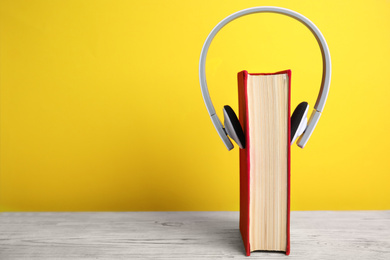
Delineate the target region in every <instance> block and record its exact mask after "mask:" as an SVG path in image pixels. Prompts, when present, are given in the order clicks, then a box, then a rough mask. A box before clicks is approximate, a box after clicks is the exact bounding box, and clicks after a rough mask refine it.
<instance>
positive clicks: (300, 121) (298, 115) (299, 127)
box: [290, 102, 309, 144]
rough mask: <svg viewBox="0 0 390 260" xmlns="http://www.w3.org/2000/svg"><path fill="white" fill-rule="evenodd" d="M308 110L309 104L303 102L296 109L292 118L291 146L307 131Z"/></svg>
mask: <svg viewBox="0 0 390 260" xmlns="http://www.w3.org/2000/svg"><path fill="white" fill-rule="evenodd" d="M308 110H309V104H308V103H307V102H302V103H300V104H299V105H298V106H297V107H296V108H295V110H294V112H293V114H292V116H291V140H290V141H291V144H293V143H294V141H295V140H296V139H297V138H298V136H300V135H301V134H302V133H303V132H304V131H305V129H306V126H307V111H308Z"/></svg>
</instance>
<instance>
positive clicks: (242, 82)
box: [238, 70, 291, 256]
mask: <svg viewBox="0 0 390 260" xmlns="http://www.w3.org/2000/svg"><path fill="white" fill-rule="evenodd" d="M290 85H291V71H290V70H286V71H281V72H277V73H259V74H251V73H248V72H247V71H242V72H240V73H238V101H239V120H240V123H241V126H242V127H243V130H244V133H245V138H246V147H245V149H240V232H241V235H242V239H243V242H244V246H245V251H246V255H247V256H249V255H250V253H251V252H253V251H273V252H284V253H285V254H286V255H288V254H289V253H290V95H291V93H290V92H291V91H290V90H291V86H290Z"/></svg>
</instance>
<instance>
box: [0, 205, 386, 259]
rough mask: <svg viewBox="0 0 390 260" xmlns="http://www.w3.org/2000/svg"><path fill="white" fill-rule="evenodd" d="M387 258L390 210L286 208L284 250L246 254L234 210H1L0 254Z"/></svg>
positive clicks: (14, 256)
mask: <svg viewBox="0 0 390 260" xmlns="http://www.w3.org/2000/svg"><path fill="white" fill-rule="evenodd" d="M232 258H234V259H282V258H283V259H370V260H374V259H390V211H303V212H292V213H291V254H290V256H285V255H284V254H281V253H263V252H253V253H252V254H251V256H250V257H249V258H248V257H246V256H245V252H244V246H243V243H242V240H241V236H240V233H239V229H238V212H221V211H219V212H88V213H84V212H80V213H1V214H0V259H1V260H7V259H232Z"/></svg>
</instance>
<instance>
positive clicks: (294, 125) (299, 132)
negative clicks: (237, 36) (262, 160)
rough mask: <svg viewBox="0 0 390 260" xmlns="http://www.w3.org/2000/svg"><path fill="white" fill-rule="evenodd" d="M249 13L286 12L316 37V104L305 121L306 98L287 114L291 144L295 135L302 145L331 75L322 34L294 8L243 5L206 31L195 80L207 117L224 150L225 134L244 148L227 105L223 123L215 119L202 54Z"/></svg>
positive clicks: (313, 124)
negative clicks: (318, 59) (320, 63)
mask: <svg viewBox="0 0 390 260" xmlns="http://www.w3.org/2000/svg"><path fill="white" fill-rule="evenodd" d="M253 13H278V14H283V15H286V16H289V17H291V18H294V19H296V20H298V21H299V22H301V23H303V24H304V25H305V26H306V27H307V28H308V29H309V30H310V31H311V32H312V33H313V35H314V36H315V37H316V39H317V42H318V44H319V46H320V49H321V54H322V61H323V70H322V82H321V88H320V92H319V94H318V97H317V101H316V104H315V105H314V110H313V112H312V114H311V116H310V119H309V123H308V122H307V113H308V110H309V105H308V103H307V102H302V103H300V104H299V105H298V106H297V107H296V108H295V110H294V112H293V114H292V116H291V140H290V142H291V144H293V143H294V141H295V140H296V139H297V138H298V137H299V138H298V141H297V144H298V146H299V147H301V148H303V147H305V145H306V143H307V141H308V140H309V138H310V136H311V134H312V133H313V131H314V128H315V127H316V125H317V122H318V120H319V119H320V116H321V112H322V110H323V109H324V106H325V102H326V99H327V97H328V92H329V86H330V75H331V61H330V54H329V49H328V45H327V44H326V41H325V38H324V36H323V35H322V33H321V32H320V30H319V29H318V28H317V26H315V25H314V24H313V23H312V22H311V21H310V20H309V19H307V18H306V17H305V16H303V15H301V14H299V13H297V12H294V11H292V10H289V9H286V8H281V7H275V6H260V7H252V8H248V9H244V10H241V11H238V12H236V13H234V14H231V15H229V16H228V17H226V18H225V19H223V20H222V21H220V22H219V23H218V24H217V25H216V26H215V27H214V29H213V30H211V32H210V34H209V35H208V36H207V39H206V41H205V42H204V44H203V48H202V52H201V54H200V59H199V81H200V88H201V91H202V95H203V100H204V103H205V104H206V107H207V111H208V113H209V115H210V117H211V121H212V122H213V124H214V127H215V129H216V130H217V132H218V134H219V136H220V137H221V139H222V141H223V142H224V144H225V146H226V148H227V149H228V150H231V149H233V147H234V146H233V144H232V142H231V141H230V139H229V138H228V136H229V137H230V138H231V139H233V140H234V141H235V142H236V143H237V145H238V146H239V147H240V148H241V149H244V148H245V135H244V131H243V130H242V127H241V124H240V122H239V121H238V118H237V116H236V114H235V113H234V111H233V109H232V108H231V107H230V106H224V109H223V115H224V119H225V120H224V124H225V128H224V127H223V125H222V123H221V121H220V120H219V118H218V116H217V114H216V113H215V109H214V106H213V103H212V102H211V99H210V94H209V91H208V88H207V82H206V69H205V65H206V56H207V51H208V50H209V47H210V44H211V41H212V40H213V38H214V37H215V35H216V34H217V33H218V32H219V31H220V30H221V29H222V28H223V27H224V26H225V25H226V24H228V23H229V22H231V21H233V20H235V19H237V18H239V17H241V16H244V15H248V14H253Z"/></svg>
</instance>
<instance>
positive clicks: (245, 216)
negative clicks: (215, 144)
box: [238, 70, 291, 256]
mask: <svg viewBox="0 0 390 260" xmlns="http://www.w3.org/2000/svg"><path fill="white" fill-rule="evenodd" d="M275 74H287V75H288V78H289V82H288V131H287V132H288V134H287V138H288V148H287V164H288V165H287V248H286V255H289V254H290V187H291V181H290V179H291V174H290V162H291V160H290V158H291V156H290V155H291V152H290V149H291V146H290V145H289V144H290V140H291V139H290V138H291V137H290V135H291V125H290V121H291V118H290V117H291V111H290V106H291V104H290V103H291V70H285V71H280V72H276V73H253V74H252V73H251V74H249V73H248V72H247V71H245V70H244V71H241V72H239V73H238V107H239V121H240V123H241V126H242V128H243V130H244V133H245V138H246V147H245V149H240V232H241V236H242V240H243V242H244V247H245V251H246V255H247V256H250V254H251V247H250V243H249V221H250V219H249V201H250V196H249V195H250V192H249V191H250V190H249V189H250V183H249V176H250V174H249V169H250V154H249V147H250V143H251V142H250V140H249V131H248V128H249V119H248V107H247V104H248V102H247V101H248V100H247V95H246V93H247V79H248V75H275Z"/></svg>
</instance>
